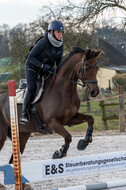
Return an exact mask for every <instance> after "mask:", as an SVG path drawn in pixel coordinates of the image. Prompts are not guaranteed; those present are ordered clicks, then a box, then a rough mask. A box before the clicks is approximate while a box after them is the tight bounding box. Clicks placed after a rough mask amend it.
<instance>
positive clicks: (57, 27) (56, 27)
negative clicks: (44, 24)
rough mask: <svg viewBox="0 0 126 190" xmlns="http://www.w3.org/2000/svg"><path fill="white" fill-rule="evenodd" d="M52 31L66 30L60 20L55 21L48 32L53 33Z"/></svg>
mask: <svg viewBox="0 0 126 190" xmlns="http://www.w3.org/2000/svg"><path fill="white" fill-rule="evenodd" d="M51 30H52V31H54V30H57V31H62V32H65V29H64V26H63V24H62V22H60V21H58V20H54V21H52V22H51V23H50V24H49V26H48V31H51Z"/></svg>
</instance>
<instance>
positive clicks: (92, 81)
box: [46, 55, 98, 93]
mask: <svg viewBox="0 0 126 190" xmlns="http://www.w3.org/2000/svg"><path fill="white" fill-rule="evenodd" d="M84 58H85V56H84V55H83V57H82V61H81V66H80V72H81V75H82V83H83V84H81V83H79V82H76V81H74V80H71V79H69V78H66V77H64V76H62V75H59V74H57V73H56V70H55V71H54V72H53V71H48V73H50V74H53V75H54V76H59V77H60V78H62V79H63V80H67V81H70V82H71V83H73V84H76V85H79V86H82V87H85V86H87V83H92V84H97V83H98V81H97V80H85V71H84V66H85V65H89V66H90V67H93V68H96V67H97V65H91V64H90V63H87V62H85V61H84ZM54 81H55V77H54V80H52V82H51V84H50V85H49V87H48V89H47V90H46V93H47V92H48V90H49V89H50V87H51V86H52V84H53V82H54Z"/></svg>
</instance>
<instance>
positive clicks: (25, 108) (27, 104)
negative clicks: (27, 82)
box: [20, 88, 34, 124]
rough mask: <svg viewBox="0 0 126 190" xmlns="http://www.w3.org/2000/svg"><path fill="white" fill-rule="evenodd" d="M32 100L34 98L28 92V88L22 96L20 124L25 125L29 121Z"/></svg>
mask: <svg viewBox="0 0 126 190" xmlns="http://www.w3.org/2000/svg"><path fill="white" fill-rule="evenodd" d="M33 98H34V96H33V94H32V93H31V92H29V90H28V88H26V90H25V94H24V101H23V111H22V115H21V117H20V123H21V124H27V123H29V121H30V115H29V109H30V105H31V102H32V101H33Z"/></svg>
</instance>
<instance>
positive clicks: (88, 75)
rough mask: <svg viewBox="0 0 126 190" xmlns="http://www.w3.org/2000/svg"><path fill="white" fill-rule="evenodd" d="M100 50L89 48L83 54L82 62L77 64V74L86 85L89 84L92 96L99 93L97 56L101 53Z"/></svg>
mask: <svg viewBox="0 0 126 190" xmlns="http://www.w3.org/2000/svg"><path fill="white" fill-rule="evenodd" d="M101 51H102V50H100V51H97V52H96V51H92V50H91V49H89V50H87V51H86V52H85V54H83V55H82V58H81V62H79V63H78V64H77V67H76V71H77V72H76V74H77V76H78V78H79V79H80V80H81V81H82V83H83V84H84V86H87V87H88V89H89V93H90V95H91V96H92V97H96V96H97V95H98V94H99V87H98V84H97V79H96V75H97V71H98V66H97V62H96V58H97V57H98V56H99V55H100V53H101Z"/></svg>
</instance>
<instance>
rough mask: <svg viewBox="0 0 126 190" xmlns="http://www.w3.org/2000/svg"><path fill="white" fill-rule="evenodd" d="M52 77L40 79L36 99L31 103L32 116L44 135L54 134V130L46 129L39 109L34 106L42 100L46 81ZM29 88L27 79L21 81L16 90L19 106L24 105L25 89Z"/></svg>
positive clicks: (37, 83)
mask: <svg viewBox="0 0 126 190" xmlns="http://www.w3.org/2000/svg"><path fill="white" fill-rule="evenodd" d="M49 77H50V75H48V76H46V77H45V76H43V77H42V78H38V79H37V81H36V85H37V88H36V92H35V98H34V100H33V102H32V103H31V112H32V115H33V117H34V120H35V123H36V127H37V131H38V132H40V133H42V134H48V133H49V134H52V133H53V132H52V130H51V129H49V128H47V127H45V124H43V122H42V121H41V119H40V117H39V114H38V111H37V108H36V106H35V105H34V103H36V102H38V101H39V100H40V98H41V97H42V94H43V92H44V82H45V80H47V79H48V78H49ZM26 87H27V80H26V79H21V80H20V84H19V88H18V89H17V90H16V99H17V104H22V103H23V97H24V93H25V89H26Z"/></svg>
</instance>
